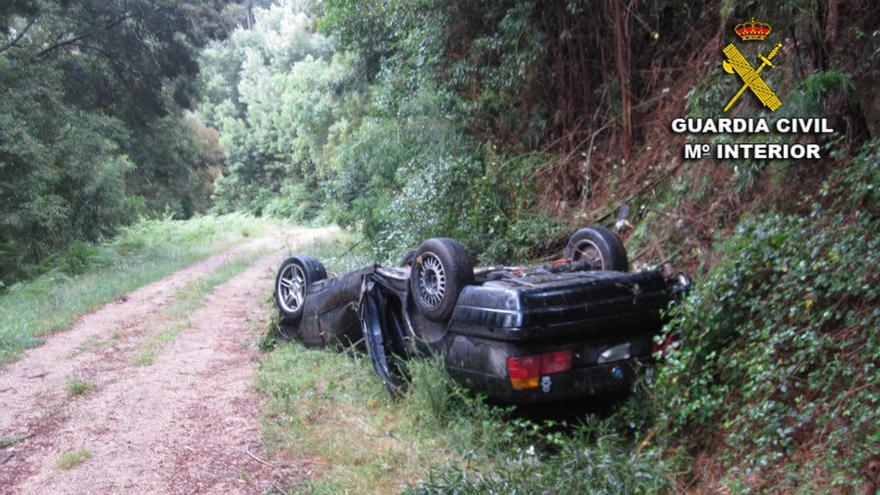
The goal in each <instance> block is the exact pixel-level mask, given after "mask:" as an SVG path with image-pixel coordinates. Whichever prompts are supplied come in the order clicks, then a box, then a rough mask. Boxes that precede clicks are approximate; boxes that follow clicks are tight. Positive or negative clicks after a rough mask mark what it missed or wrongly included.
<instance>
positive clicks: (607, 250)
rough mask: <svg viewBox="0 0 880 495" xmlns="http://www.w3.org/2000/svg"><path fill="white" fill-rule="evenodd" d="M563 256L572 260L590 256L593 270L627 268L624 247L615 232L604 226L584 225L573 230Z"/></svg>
mask: <svg viewBox="0 0 880 495" xmlns="http://www.w3.org/2000/svg"><path fill="white" fill-rule="evenodd" d="M565 257H566V258H568V259H570V260H572V261H580V260H582V259H584V258H590V259H591V262H590V267H591V268H592V269H594V270H613V271H618V272H625V271H628V270H629V260H628V259H627V256H626V248H624V247H623V243H622V242H621V241H620V237H617V234H615V233H614V232H611V231H610V230H608V229H606V228H604V227H598V226H596V227H586V228H583V229H580V230H578V231H577V232H575V233H574V234H573V235H572V236H571V237H570V238H569V239H568V245H567V246H565Z"/></svg>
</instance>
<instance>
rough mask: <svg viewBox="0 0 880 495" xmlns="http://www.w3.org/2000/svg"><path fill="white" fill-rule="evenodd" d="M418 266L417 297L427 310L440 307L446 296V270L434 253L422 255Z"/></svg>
mask: <svg viewBox="0 0 880 495" xmlns="http://www.w3.org/2000/svg"><path fill="white" fill-rule="evenodd" d="M421 261H422V262H421V264H420V266H419V273H418V277H419V296H420V297H421V299H422V301H424V302H425V303H426V304H427V305H428V307H429V308H431V309H434V308H436V307H438V306H440V303H442V302H443V298H444V297H445V296H446V269H445V268H444V267H443V262H441V261H440V258H438V257H437V255H435V254H434V253H425V254H423V255H422V260H421Z"/></svg>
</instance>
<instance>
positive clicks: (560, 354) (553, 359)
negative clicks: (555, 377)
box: [541, 351, 572, 375]
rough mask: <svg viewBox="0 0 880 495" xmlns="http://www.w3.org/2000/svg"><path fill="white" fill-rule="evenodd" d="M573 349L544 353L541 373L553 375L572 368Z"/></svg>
mask: <svg viewBox="0 0 880 495" xmlns="http://www.w3.org/2000/svg"><path fill="white" fill-rule="evenodd" d="M571 354H572V352H571V351H557V352H549V353H547V354H543V355H542V356H541V357H542V358H543V360H542V362H541V374H542V375H551V374H553V373H561V372H563V371H568V370H570V369H571Z"/></svg>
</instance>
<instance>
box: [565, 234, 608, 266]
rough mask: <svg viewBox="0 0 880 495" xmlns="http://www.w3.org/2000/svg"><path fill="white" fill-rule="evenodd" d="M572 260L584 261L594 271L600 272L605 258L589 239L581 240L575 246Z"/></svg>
mask: <svg viewBox="0 0 880 495" xmlns="http://www.w3.org/2000/svg"><path fill="white" fill-rule="evenodd" d="M572 260H574V261H579V260H586V262H587V263H589V265H590V266H591V267H592V268H594V269H596V270H602V269H603V268H604V267H605V257H604V256H602V251H601V250H600V249H599V246H597V245H596V243H594V242H593V241H591V240H589V239H583V240H581V241H578V243H577V244H575V246H574V253H572Z"/></svg>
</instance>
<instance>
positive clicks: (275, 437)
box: [258, 237, 672, 494]
mask: <svg viewBox="0 0 880 495" xmlns="http://www.w3.org/2000/svg"><path fill="white" fill-rule="evenodd" d="M355 244H356V242H355V239H353V238H351V237H343V238H342V239H341V240H337V241H335V242H332V243H319V244H316V245H313V246H312V247H311V248H310V249H309V250H308V254H312V255H315V256H318V257H319V259H321V260H322V261H323V262H324V263H325V265H326V266H327V269H328V270H331V271H345V270H349V269H351V268H354V267H356V266H360V265H362V264H365V263H366V262H368V260H367V259H366V256H365V255H364V254H363V253H361V252H358V251H357V248H356V247H355ZM410 367H411V368H410V372H411V375H412V383H411V386H410V391H409V393H408V394H407V395H406V396H405V397H403V398H401V399H399V400H392V399H391V398H390V397H389V396H388V395H387V393H386V391H385V389H384V388H383V386H382V384H381V382H380V381H379V379H378V377H377V376H376V375H375V373H374V372H373V371H372V368H371V367H370V364H369V361H368V359H367V358H366V356H363V355H355V356H350V355H347V354H344V353H336V352H332V351H326V350H310V349H306V348H304V347H303V346H301V345H300V344H297V343H287V342H281V343H279V344H278V345H277V346H276V347H275V349H274V350H273V351H272V352H271V354H270V355H269V356H268V357H267V359H266V360H264V361H263V363H262V367H261V370H260V374H259V379H258V388H259V390H260V392H261V393H263V394H264V395H265V396H267V398H268V400H267V405H266V409H265V420H264V436H265V439H266V444H267V445H268V446H269V448H270V450H272V451H273V452H274V453H275V454H278V455H280V456H281V457H283V458H287V459H289V460H290V462H291V463H292V464H295V465H304V466H308V470H307V472H306V473H305V474H303V473H302V472H299V474H298V476H299V477H292V478H289V479H287V480H286V482H287V485H288V487H289V490H288V491H289V492H290V493H314V494H325V493H328V494H329V493H397V492H405V493H420V494H421V493H431V494H433V493H610V494H614V493H620V494H630V493H658V492H663V491H669V490H671V488H672V481H671V479H672V476H671V475H670V474H669V473H670V471H671V469H672V467H671V466H669V465H667V463H666V462H665V461H664V460H663V459H662V457H661V455H660V453H659V452H657V451H655V450H652V449H651V448H650V447H644V448H642V447H639V440H640V439H637V438H636V437H637V435H635V434H633V433H632V431H633V429H634V428H635V427H634V426H632V425H635V424H637V423H638V421H639V418H638V408H637V407H634V406H628V405H625V406H623V407H621V408H619V410H618V412H616V413H615V414H613V415H612V416H611V417H605V418H602V419H600V418H596V417H594V416H585V418H584V421H583V423H582V424H579V425H577V426H572V425H560V424H558V423H554V422H541V423H535V422H532V421H529V420H526V419H523V418H522V417H519V416H517V415H516V414H513V413H512V411H511V410H508V409H502V408H498V407H493V406H489V405H487V404H486V403H485V402H484V401H482V400H480V399H479V398H474V397H472V396H470V395H469V394H468V393H467V392H466V391H464V390H462V389H461V388H460V387H458V386H457V385H456V384H455V383H454V382H453V381H452V380H451V379H450V378H449V377H448V375H447V374H446V373H445V371H444V369H443V364H442V362H440V361H439V360H437V359H428V360H423V361H416V362H412V363H410ZM633 404H636V403H635V402H634V403H633Z"/></svg>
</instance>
